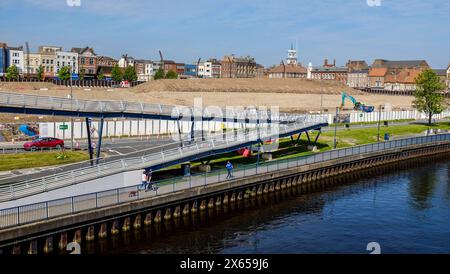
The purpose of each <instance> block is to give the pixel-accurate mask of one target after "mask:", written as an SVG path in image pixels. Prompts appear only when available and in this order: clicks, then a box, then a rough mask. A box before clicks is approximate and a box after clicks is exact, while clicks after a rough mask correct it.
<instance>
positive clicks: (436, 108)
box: [413, 69, 445, 125]
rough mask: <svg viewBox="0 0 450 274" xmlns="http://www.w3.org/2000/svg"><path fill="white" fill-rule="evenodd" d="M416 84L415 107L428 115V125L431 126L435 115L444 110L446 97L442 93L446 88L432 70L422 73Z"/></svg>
mask: <svg viewBox="0 0 450 274" xmlns="http://www.w3.org/2000/svg"><path fill="white" fill-rule="evenodd" d="M416 84H417V89H416V91H415V93H414V97H415V99H414V101H413V106H414V107H415V108H416V109H417V110H419V111H422V112H425V113H427V114H428V124H429V125H431V120H432V118H433V115H434V114H439V113H441V112H442V111H443V110H444V106H443V103H444V96H443V95H442V94H441V93H440V91H442V90H444V89H445V86H444V84H443V83H442V82H441V81H440V79H439V77H438V76H437V75H436V73H435V72H434V71H433V70H432V69H427V70H424V71H423V72H421V73H420V74H419V75H418V76H417V77H416Z"/></svg>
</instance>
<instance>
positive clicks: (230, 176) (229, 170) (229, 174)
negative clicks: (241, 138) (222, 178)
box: [225, 161, 233, 180]
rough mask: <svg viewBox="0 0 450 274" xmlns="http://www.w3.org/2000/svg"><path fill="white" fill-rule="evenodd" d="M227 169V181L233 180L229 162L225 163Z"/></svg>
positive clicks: (231, 167)
mask: <svg viewBox="0 0 450 274" xmlns="http://www.w3.org/2000/svg"><path fill="white" fill-rule="evenodd" d="M225 167H226V168H227V172H228V174H227V180H228V179H231V178H233V165H232V164H231V163H230V161H227V165H226V166H225Z"/></svg>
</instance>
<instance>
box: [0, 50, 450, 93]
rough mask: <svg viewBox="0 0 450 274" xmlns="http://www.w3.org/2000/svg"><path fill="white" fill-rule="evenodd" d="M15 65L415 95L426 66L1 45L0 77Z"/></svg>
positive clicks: (446, 73)
mask: <svg viewBox="0 0 450 274" xmlns="http://www.w3.org/2000/svg"><path fill="white" fill-rule="evenodd" d="M13 65H14V66H16V67H17V68H18V71H19V73H20V74H21V75H22V76H25V75H27V76H31V77H33V76H35V75H36V74H37V72H38V69H39V67H41V68H42V70H43V73H44V76H45V77H46V78H55V77H57V75H58V71H59V70H60V69H61V68H62V67H64V66H69V67H70V68H71V70H72V72H73V74H74V77H78V75H79V74H83V77H84V78H85V79H95V78H97V77H98V75H103V76H104V77H105V78H109V77H111V71H112V69H113V67H114V66H116V65H118V66H119V67H120V68H126V67H128V66H132V67H134V68H135V70H136V73H137V76H138V81H149V80H151V79H152V78H153V76H154V75H155V73H156V71H158V70H159V69H160V68H161V69H162V70H163V71H164V73H167V72H169V71H171V70H172V71H174V72H176V73H177V74H178V76H179V78H263V77H268V78H306V79H311V80H323V81H337V82H340V83H342V84H345V85H348V86H350V87H353V88H359V89H368V88H371V89H385V90H392V91H413V90H415V89H416V86H415V78H416V76H417V75H418V74H419V73H421V72H422V71H423V70H425V69H429V68H430V66H429V65H428V63H427V62H426V61H425V60H406V61H391V60H383V59H376V60H375V61H374V62H373V63H372V65H371V66H369V65H368V64H367V62H366V61H364V60H357V61H352V60H349V61H348V62H347V63H346V64H345V66H337V65H336V60H333V62H332V63H331V62H329V60H328V59H325V60H324V62H323V64H322V65H321V66H313V65H312V64H311V63H309V64H308V66H307V67H304V66H303V65H302V64H301V63H299V62H298V57H297V50H296V49H294V47H293V46H292V45H291V48H290V49H289V50H288V52H287V58H286V60H283V61H281V63H280V64H279V65H277V66H272V67H269V68H266V69H265V68H264V67H263V66H262V65H260V64H258V63H257V62H256V60H255V59H254V58H253V57H250V56H245V57H238V56H235V55H234V54H232V55H226V56H224V57H223V58H222V59H221V60H219V59H215V58H211V59H208V60H207V61H200V60H199V61H197V62H193V63H190V64H185V63H180V62H176V61H174V60H159V61H152V60H145V59H135V58H133V57H131V56H128V55H127V54H124V55H122V56H121V57H120V58H119V59H114V58H112V57H108V56H102V55H98V54H97V53H96V52H95V51H94V49H93V48H91V47H84V48H72V49H71V50H70V51H64V49H63V48H62V47H55V46H40V47H39V48H38V52H37V53H26V52H24V49H23V47H22V46H20V47H11V46H8V45H7V44H5V43H0V77H1V76H4V75H5V73H6V70H7V68H8V67H9V66H13ZM434 71H435V72H436V73H437V75H438V76H439V77H440V78H441V79H442V81H443V82H444V83H446V85H447V87H449V88H450V64H449V66H448V67H447V68H446V69H435V70H434Z"/></svg>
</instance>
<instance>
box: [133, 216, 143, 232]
mask: <svg viewBox="0 0 450 274" xmlns="http://www.w3.org/2000/svg"><path fill="white" fill-rule="evenodd" d="M133 228H134V229H139V228H141V214H138V215H136V217H135V218H134V223H133Z"/></svg>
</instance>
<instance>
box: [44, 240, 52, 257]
mask: <svg viewBox="0 0 450 274" xmlns="http://www.w3.org/2000/svg"><path fill="white" fill-rule="evenodd" d="M52 252H53V237H52V236H49V237H47V238H46V239H45V244H44V253H45V254H50V253H52Z"/></svg>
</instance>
